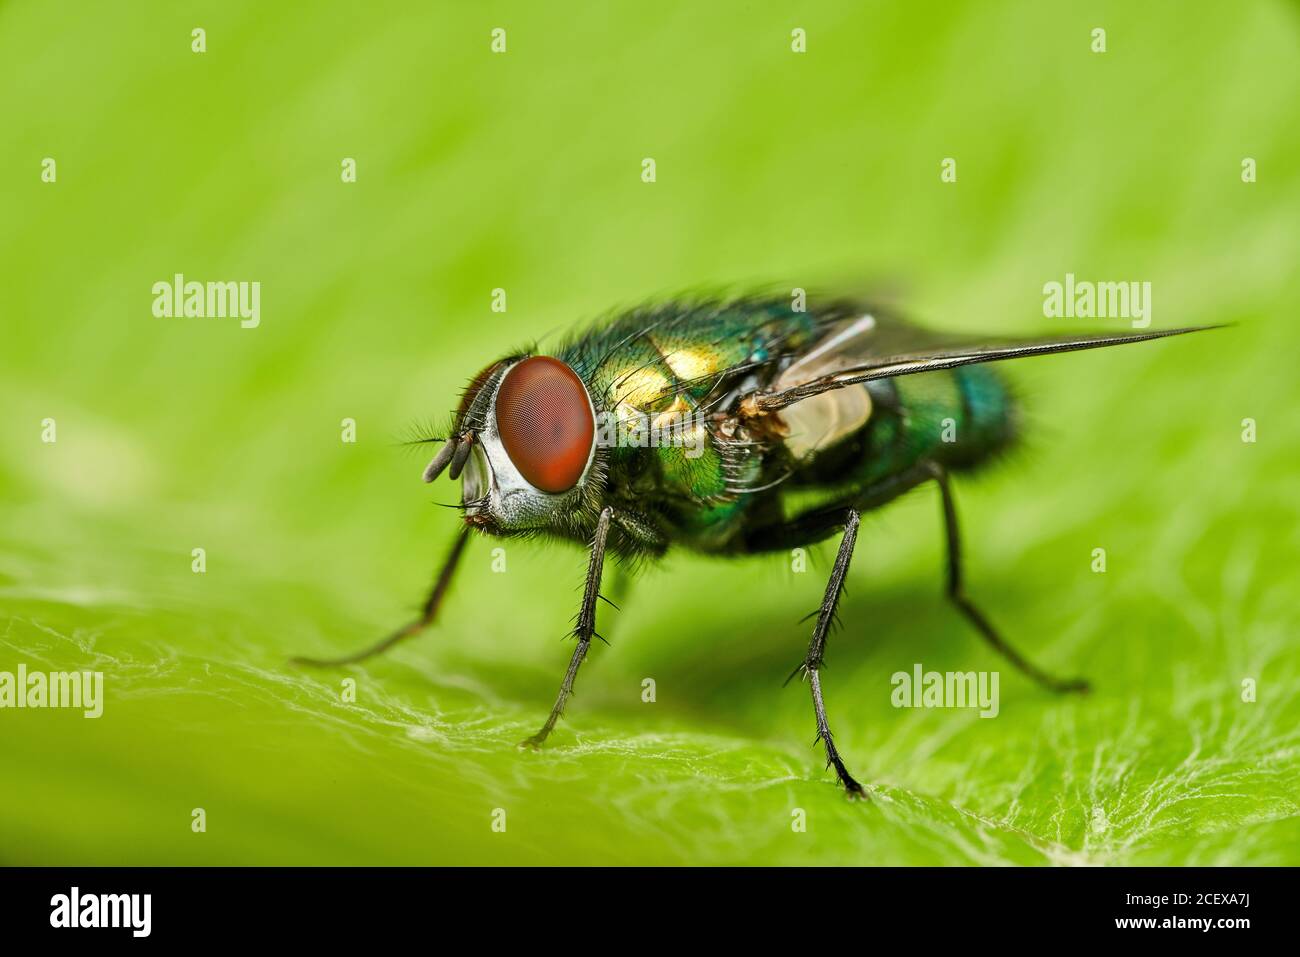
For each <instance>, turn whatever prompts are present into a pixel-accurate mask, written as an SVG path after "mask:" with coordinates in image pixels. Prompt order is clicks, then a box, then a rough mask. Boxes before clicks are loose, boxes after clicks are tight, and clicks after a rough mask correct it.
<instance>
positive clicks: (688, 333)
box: [556, 299, 1015, 552]
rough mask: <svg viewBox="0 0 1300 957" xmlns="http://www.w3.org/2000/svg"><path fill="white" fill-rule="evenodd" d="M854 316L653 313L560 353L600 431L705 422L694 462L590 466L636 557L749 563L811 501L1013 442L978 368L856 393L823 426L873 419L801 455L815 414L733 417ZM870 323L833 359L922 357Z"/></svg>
mask: <svg viewBox="0 0 1300 957" xmlns="http://www.w3.org/2000/svg"><path fill="white" fill-rule="evenodd" d="M864 311H865V310H864V309H863V307H861V306H857V305H853V304H847V303H836V304H833V305H831V306H829V307H826V308H824V309H821V310H814V311H809V312H797V311H794V310H792V309H791V307H790V302H789V300H785V299H780V300H774V299H748V300H739V301H733V302H726V303H711V302H700V303H688V304H681V303H674V304H667V305H657V306H653V307H646V308H643V309H637V310H633V311H631V312H627V313H624V314H622V315H620V316H618V317H617V318H615V319H614V320H613V321H611V322H608V323H607V324H604V325H602V326H600V327H598V328H596V329H595V330H593V331H591V332H590V333H588V334H586V335H583V336H580V337H578V338H576V339H574V340H572V341H570V342H569V343H567V344H566V345H565V346H563V347H562V348H561V349H560V350H558V351H557V353H556V354H557V356H558V357H559V358H560V359H562V360H563V361H565V362H567V363H568V364H569V365H570V366H571V367H572V368H573V369H574V370H575V371H577V373H578V375H579V376H580V377H581V378H582V379H583V381H584V382H585V383H586V385H587V388H588V390H589V392H590V394H591V397H592V402H593V404H594V406H595V407H596V411H597V413H598V415H600V414H603V415H606V416H608V417H610V418H611V419H613V420H616V421H619V422H628V421H632V420H635V419H636V418H637V416H638V414H641V415H644V416H645V417H646V418H647V419H648V420H649V421H652V422H659V423H666V422H677V421H683V419H682V417H683V416H686V415H689V414H692V413H694V414H699V415H701V416H706V417H707V418H706V419H705V421H706V423H707V424H706V425H705V426H704V427H703V428H702V429H701V432H700V434H699V436H698V437H699V439H700V445H697V446H696V448H702V452H701V453H700V454H698V455H692V454H689V451H688V449H687V448H684V447H682V445H681V444H680V443H679V444H675V445H672V446H669V447H664V446H661V447H658V448H654V447H635V446H614V447H609V448H605V449H602V450H601V455H602V457H603V470H604V474H605V479H604V480H605V482H606V487H605V490H604V495H603V496H602V497H603V498H605V499H607V500H609V501H610V502H612V503H613V504H614V505H615V506H616V507H618V508H622V509H624V510H626V511H631V512H633V513H635V514H637V515H639V516H641V517H642V518H643V519H644V520H645V522H646V523H647V524H648V525H649V526H652V527H653V529H654V530H655V531H656V532H657V533H658V534H657V535H655V536H647V541H646V542H642V543H640V545H641V547H643V548H645V549H647V550H661V548H656V547H654V546H652V545H651V543H650V541H649V538H650V537H658V538H660V539H662V547H666V546H667V545H668V544H669V543H678V544H682V545H686V546H688V547H693V548H696V549H700V550H703V551H709V552H729V551H742V550H747V549H748V548H749V547H750V546H749V545H748V544H747V542H748V541H749V540H750V539H751V538H752V536H751V534H750V533H751V532H752V531H753V530H754V529H756V528H759V527H762V526H768V525H771V524H774V523H779V522H782V521H787V522H788V521H790V520H791V519H793V518H796V517H797V515H798V514H799V513H800V512H801V511H802V510H804V509H806V508H807V507H808V502H809V499H810V497H811V498H812V499H813V500H814V501H815V502H816V504H817V507H833V506H834V505H836V504H837V503H840V502H848V501H854V500H861V498H862V497H863V495H864V493H867V492H869V491H870V490H871V489H873V488H875V487H878V486H880V485H881V483H888V482H889V480H890V479H891V478H892V477H894V476H899V475H903V474H904V473H906V472H907V471H908V470H909V469H912V468H914V467H916V466H917V465H918V463H922V462H925V461H934V462H939V463H941V464H943V465H945V466H947V467H949V468H954V469H959V468H965V467H972V466H975V465H977V464H979V463H980V462H981V461H984V460H986V459H987V458H989V457H990V456H991V455H993V454H994V453H996V452H997V451H998V450H999V449H1001V448H1004V447H1005V446H1006V445H1007V444H1008V443H1009V442H1010V441H1011V440H1012V438H1013V437H1014V431H1015V429H1014V419H1015V416H1014V403H1013V400H1012V398H1011V396H1010V395H1009V393H1008V391H1007V388H1006V386H1005V385H1004V383H1003V380H1002V379H1001V377H1000V376H998V375H997V373H996V372H994V371H993V370H992V369H990V368H988V367H986V366H978V365H976V366H966V367H962V368H956V369H951V370H947V371H938V372H925V373H922V374H920V375H911V376H907V377H904V378H882V379H878V380H875V381H872V382H869V383H866V384H864V385H858V386H853V387H852V388H853V389H857V390H865V393H866V394H865V395H863V394H861V393H859V394H858V395H856V396H849V390H847V389H846V390H843V393H838V392H837V393H830V395H831V396H833V397H835V398H831V399H829V400H827V399H825V398H824V397H819V401H823V402H826V401H829V402H832V403H834V402H837V401H838V402H839V403H840V404H839V405H836V406H831V407H830V413H831V420H832V421H839V418H837V417H840V418H842V416H843V412H842V408H849V409H851V410H852V409H856V410H859V411H860V410H862V409H867V408H869V410H870V411H869V415H866V416H865V421H863V422H861V423H860V424H858V423H857V419H854V420H853V421H852V422H851V423H850V425H852V426H853V427H852V429H851V431H847V432H845V433H844V434H842V435H840V434H837V435H836V436H835V439H834V441H833V442H829V443H827V444H824V445H819V446H818V447H816V448H815V449H813V450H811V451H810V450H808V449H799V450H798V454H796V452H795V451H793V450H792V448H791V446H792V444H795V445H797V443H792V442H791V441H790V438H789V434H788V433H789V432H790V422H791V421H792V420H794V419H796V418H798V417H799V416H801V415H802V416H805V417H806V415H807V411H806V409H807V408H809V407H808V406H806V403H808V402H810V401H813V400H803V402H801V403H799V404H796V405H793V406H791V407H790V408H789V409H788V410H784V411H783V412H780V413H758V414H748V415H747V414H746V410H745V409H743V408H741V407H740V405H741V403H740V400H741V398H742V397H743V396H744V395H745V394H748V393H752V392H753V391H754V390H755V389H756V388H767V387H769V386H771V385H772V384H773V383H774V382H776V381H777V380H778V378H779V377H780V376H781V375H782V373H783V372H785V371H786V370H787V369H788V368H789V367H790V366H791V365H792V363H795V362H797V361H799V360H800V358H801V357H806V356H808V355H809V353H810V351H811V350H814V349H817V348H818V346H819V345H822V344H824V343H826V342H827V339H828V336H830V335H832V334H833V333H834V332H835V330H837V329H842V328H844V327H845V326H847V325H850V324H852V323H853V321H854V320H855V319H860V318H861V317H863V315H864ZM873 319H874V326H873V328H872V330H871V332H870V334H869V335H859V336H857V337H855V338H854V339H853V340H852V341H851V342H849V343H848V344H846V345H845V346H842V347H837V348H842V349H844V350H845V351H846V352H851V353H852V355H853V357H860V356H861V355H863V354H864V353H863V350H864V349H865V350H871V349H877V350H881V353H880V354H896V353H899V352H904V351H907V349H909V348H912V349H915V348H920V347H922V346H923V345H926V344H927V343H929V342H931V341H933V337H931V336H930V335H929V334H927V333H926V332H924V331H923V330H920V329H917V328H915V327H911V326H909V325H907V324H905V323H903V322H901V321H899V320H896V319H889V318H887V317H882V316H873ZM868 321H870V320H868ZM822 351H823V352H827V353H828V354H829V355H830V356H832V357H834V356H835V355H836V353H835V351H834V350H829V351H828V350H826V349H825V348H823V350H822ZM795 371H797V370H795ZM850 399H852V401H849V400H850ZM800 405H805V409H803V410H801V409H800ZM864 414H865V413H864ZM690 421H697V420H690ZM683 434H685V433H683ZM636 547H637V546H636V543H633V544H632V545H631V546H630V547H629V550H636Z"/></svg>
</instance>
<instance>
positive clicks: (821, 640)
mask: <svg viewBox="0 0 1300 957" xmlns="http://www.w3.org/2000/svg"><path fill="white" fill-rule="evenodd" d="M858 522H859V516H858V512H857V511H855V510H854V509H848V510H847V512H846V514H845V518H844V537H843V538H841V539H840V550H839V552H838V554H836V556H835V566H834V567H833V568H832V569H831V577H830V581H828V582H827V583H826V594H825V595H824V596H823V598H822V604H821V608H820V610H819V611H818V613H817V624H816V626H815V627H814V628H813V634H812V640H811V641H810V642H809V643H808V656H807V657H806V658H804V661H803V664H801V665H800V666H799V667H798V668H796V669H795V671H794V674H792V675H791V676H790V677H791V678H793V677H794V676H795V675H797V674H799V673H801V672H802V673H803V675H804V676H805V677H807V679H808V686H809V688H810V689H811V691H812V702H813V713H814V715H815V716H816V719H817V737H816V738H815V739H814V740H813V744H816V743H817V742H818V741H820V742H821V743H822V745H823V746H824V747H825V749H826V766H827V767H833V768H835V774H836V776H837V777H838V778H839V780H840V784H842V785H844V790H845V792H846V793H847V794H848V796H849V797H851V798H865V797H866V792H865V791H863V790H862V785H861V784H859V783H858V782H857V781H856V780H855V779H854V777H853V775H851V774H850V773H849V769H848V768H846V767H845V766H844V761H843V759H842V758H841V757H840V752H839V750H838V749H837V748H836V747H835V738H834V736H833V735H832V734H831V726H830V723H829V722H828V721H827V719H826V701H825V698H824V697H823V696H822V679H821V666H822V659H823V658H824V656H825V653H826V635H827V633H828V632H829V631H830V627H831V624H832V622H833V621H834V620H835V609H836V606H837V605H838V604H839V601H840V594H841V593H842V592H843V591H844V576H845V575H846V574H847V573H848V570H849V562H850V561H851V560H852V558H853V546H854V544H855V543H856V542H857V539H858Z"/></svg>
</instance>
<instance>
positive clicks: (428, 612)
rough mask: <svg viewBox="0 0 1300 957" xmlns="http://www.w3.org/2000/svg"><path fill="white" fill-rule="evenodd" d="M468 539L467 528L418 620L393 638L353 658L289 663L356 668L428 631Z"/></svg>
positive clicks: (446, 562) (439, 574)
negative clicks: (354, 666)
mask: <svg viewBox="0 0 1300 957" xmlns="http://www.w3.org/2000/svg"><path fill="white" fill-rule="evenodd" d="M469 535H470V533H469V529H468V528H465V529H462V530H461V532H460V534H459V535H457V536H456V543H455V544H454V545H452V546H451V552H450V553H449V554H448V555H447V560H446V561H445V562H443V565H442V569H441V571H439V572H438V578H437V580H436V581H434V583H433V588H432V590H430V592H429V597H428V598H426V599H425V600H424V606H423V607H422V608H421V609H420V617H419V618H416V619H415V620H414V621H410V622H407V623H406V624H405V625H403V626H402V627H401V628H398V629H397V630H396V631H395V632H393V633H392V634H390V635H385V636H384V637H383V638H382V639H380V640H379V641H377V642H375V644H373V645H371V646H370V647H369V648H362V649H361V650H360V651H357V652H353V653H352V654H350V655H343V656H341V657H338V658H307V657H303V656H299V657H296V658H291V659H289V660H290V661H291V662H293V663H294V664H297V665H310V666H312V667H317V668H332V667H335V666H337V665H350V664H355V663H356V662H358V661H364V660H365V659H367V658H370V657H373V656H374V655H378V654H382V653H383V652H385V651H387V650H388V649H389V648H391V647H393V645H395V644H397V643H398V642H399V641H401V640H403V639H404V638H409V637H411V636H412V635H414V634H417V633H418V632H421V631H423V630H424V629H425V628H428V627H429V626H430V625H431V624H433V620H434V618H436V617H437V615H438V608H439V606H441V605H442V599H443V597H444V596H445V595H446V594H447V589H448V588H449V587H450V586H451V579H452V575H453V574H454V573H455V571H456V566H457V565H458V564H459V563H460V556H461V554H462V553H463V552H464V551H465V544H466V542H468V541H469Z"/></svg>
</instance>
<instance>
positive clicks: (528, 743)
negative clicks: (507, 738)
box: [519, 731, 546, 751]
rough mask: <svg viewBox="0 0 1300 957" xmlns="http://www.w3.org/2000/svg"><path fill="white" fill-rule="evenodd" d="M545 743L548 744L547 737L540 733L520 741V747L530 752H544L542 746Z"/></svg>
mask: <svg viewBox="0 0 1300 957" xmlns="http://www.w3.org/2000/svg"><path fill="white" fill-rule="evenodd" d="M545 743H546V735H544V734H542V733H541V732H540V731H539V732H538V733H537V734H534V735H530V736H528V737H527V738H524V740H522V741H520V742H519V747H520V748H525V749H527V750H529V751H540V750H542V745H543V744H545Z"/></svg>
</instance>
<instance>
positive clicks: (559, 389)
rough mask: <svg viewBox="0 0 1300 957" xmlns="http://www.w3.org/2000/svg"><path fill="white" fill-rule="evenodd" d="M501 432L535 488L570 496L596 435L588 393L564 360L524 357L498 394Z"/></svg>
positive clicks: (519, 465) (498, 425)
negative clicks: (568, 493)
mask: <svg viewBox="0 0 1300 957" xmlns="http://www.w3.org/2000/svg"><path fill="white" fill-rule="evenodd" d="M497 432H498V433H499V434H500V436H501V444H502V445H503V446H505V450H506V453H507V454H508V455H509V456H510V461H512V462H514V464H515V468H517V469H519V474H521V475H522V476H523V477H524V478H525V479H527V480H528V482H529V483H530V484H531V485H533V486H534V487H535V488H538V489H540V490H541V491H543V492H551V493H558V492H567V491H568V490H569V489H571V488H573V487H574V486H575V485H577V484H578V479H580V478H582V473H583V470H584V469H586V467H587V459H588V458H589V457H590V456H591V446H592V443H593V442H594V441H595V437H596V421H595V418H594V417H593V416H592V412H591V403H590V402H589V401H588V399H587V389H586V387H585V386H584V385H583V384H582V380H581V379H579V378H578V375H577V373H575V372H574V371H573V370H572V369H570V368H569V367H568V366H567V365H565V364H564V363H563V362H561V361H560V360H559V359H553V358H551V357H550V356H532V357H531V358H528V359H524V360H523V361H522V362H520V363H519V364H518V365H516V366H515V367H514V368H513V369H511V370H510V371H509V372H507V373H506V377H505V379H504V380H502V382H501V388H500V390H499V391H498V392H497Z"/></svg>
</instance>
